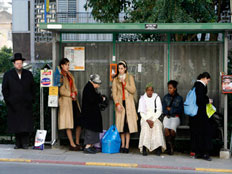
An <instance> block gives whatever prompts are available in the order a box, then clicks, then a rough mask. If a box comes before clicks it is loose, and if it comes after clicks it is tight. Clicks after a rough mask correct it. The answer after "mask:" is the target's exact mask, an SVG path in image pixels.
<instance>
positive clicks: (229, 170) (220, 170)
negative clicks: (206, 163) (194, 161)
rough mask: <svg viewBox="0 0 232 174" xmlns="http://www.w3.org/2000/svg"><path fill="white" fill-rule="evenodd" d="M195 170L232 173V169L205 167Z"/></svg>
mask: <svg viewBox="0 0 232 174" xmlns="http://www.w3.org/2000/svg"><path fill="white" fill-rule="evenodd" d="M195 170H196V171H204V172H223V173H232V169H207V168H196V169H195Z"/></svg>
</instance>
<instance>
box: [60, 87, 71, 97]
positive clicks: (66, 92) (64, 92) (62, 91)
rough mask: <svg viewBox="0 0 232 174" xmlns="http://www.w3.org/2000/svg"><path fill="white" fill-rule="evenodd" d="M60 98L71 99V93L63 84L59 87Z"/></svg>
mask: <svg viewBox="0 0 232 174" xmlns="http://www.w3.org/2000/svg"><path fill="white" fill-rule="evenodd" d="M60 96H65V97H71V92H70V91H69V90H67V89H66V88H65V85H64V84H63V85H62V86H61V87H60Z"/></svg>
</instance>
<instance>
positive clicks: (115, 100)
mask: <svg viewBox="0 0 232 174" xmlns="http://www.w3.org/2000/svg"><path fill="white" fill-rule="evenodd" d="M116 83H117V82H116V78H114V80H113V84H112V95H113V100H114V103H115V104H117V103H119V97H118V96H117V91H118V89H117V84H116Z"/></svg>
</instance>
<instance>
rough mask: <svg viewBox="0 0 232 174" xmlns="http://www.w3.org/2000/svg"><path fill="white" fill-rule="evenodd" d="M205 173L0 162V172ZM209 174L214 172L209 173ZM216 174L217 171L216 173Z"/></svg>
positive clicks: (27, 173) (85, 173)
mask: <svg viewBox="0 0 232 174" xmlns="http://www.w3.org/2000/svg"><path fill="white" fill-rule="evenodd" d="M69 173H70V174H114V173H120V174H206V173H209V172H197V171H189V170H188V171H187V170H169V169H142V168H122V167H103V166H100V167H96V166H80V165H63V164H40V163H37V164H35V163H18V162H0V174H69ZM210 174H216V173H211V172H210ZM217 174H218V173H217Z"/></svg>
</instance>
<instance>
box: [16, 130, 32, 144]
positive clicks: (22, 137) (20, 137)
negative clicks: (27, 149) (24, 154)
mask: <svg viewBox="0 0 232 174" xmlns="http://www.w3.org/2000/svg"><path fill="white" fill-rule="evenodd" d="M15 140H16V143H15V145H16V146H18V147H23V146H24V145H27V146H28V145H29V132H22V133H16V134H15Z"/></svg>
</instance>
